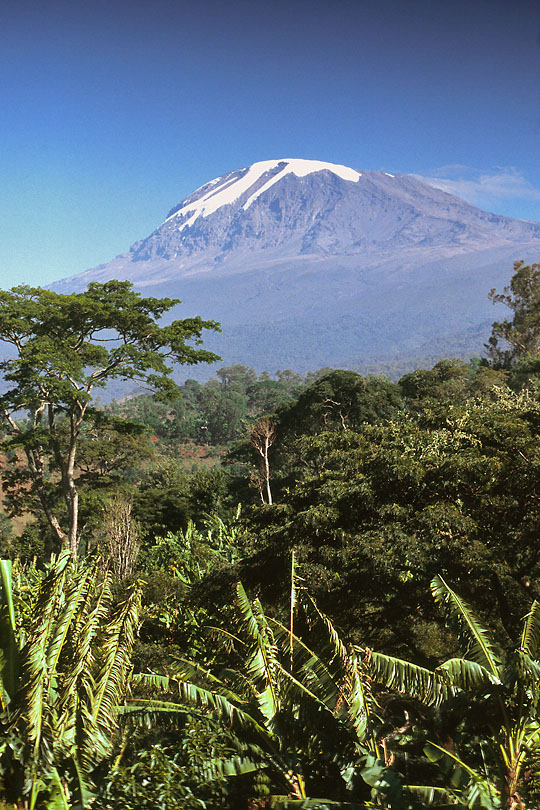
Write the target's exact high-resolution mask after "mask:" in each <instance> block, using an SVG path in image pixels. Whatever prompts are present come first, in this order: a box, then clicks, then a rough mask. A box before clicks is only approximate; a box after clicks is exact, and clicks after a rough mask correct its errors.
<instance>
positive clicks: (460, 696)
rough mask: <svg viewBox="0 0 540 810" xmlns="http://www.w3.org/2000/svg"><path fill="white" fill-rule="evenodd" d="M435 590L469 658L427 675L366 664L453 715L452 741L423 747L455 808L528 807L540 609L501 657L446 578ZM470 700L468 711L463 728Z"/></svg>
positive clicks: (392, 663) (538, 732) (535, 742)
mask: <svg viewBox="0 0 540 810" xmlns="http://www.w3.org/2000/svg"><path fill="white" fill-rule="evenodd" d="M431 589H432V592H433V595H434V598H435V601H436V602H437V603H438V604H439V606H440V607H441V609H442V611H443V613H444V615H445V617H446V618H447V620H448V621H449V622H450V623H451V625H452V626H453V627H454V628H455V629H456V631H457V634H458V639H459V645H460V649H461V651H462V653H463V657H459V658H451V659H449V660H447V661H445V662H444V663H442V664H440V665H439V666H438V667H437V668H436V669H434V670H433V671H428V670H426V669H420V668H418V667H416V666H415V665H414V664H413V663H411V662H408V661H402V660H399V659H396V658H393V659H391V658H388V657H381V656H379V655H377V654H376V653H373V654H372V655H370V656H369V657H368V659H367V662H368V664H367V666H368V671H369V672H370V675H371V676H372V678H373V679H374V680H375V681H377V682H379V683H382V684H384V685H385V686H386V687H389V688H391V689H392V690H396V691H399V692H401V693H404V694H405V695H407V696H412V697H414V698H415V699H417V700H419V701H421V702H423V703H425V704H427V705H439V706H440V710H441V712H443V713H446V715H447V718H448V719H450V718H452V716H453V717H454V724H453V728H452V727H451V725H448V723H447V726H446V733H447V735H448V736H447V738H446V739H438V740H433V739H432V740H430V741H429V742H427V743H426V746H425V753H426V755H427V757H428V758H429V759H430V760H431V761H432V762H435V763H437V764H438V765H439V766H440V767H441V768H442V771H443V773H444V775H445V781H444V788H445V790H446V791H447V793H448V795H449V796H451V797H452V798H453V803H458V804H462V805H467V806H468V807H473V806H480V807H485V808H487V809H488V810H492V808H497V807H507V808H513V807H516V806H523V802H524V795H525V794H526V792H527V781H528V779H529V776H527V774H526V773H525V771H524V765H525V763H526V761H527V758H528V757H529V755H530V752H533V751H536V750H537V749H538V746H539V744H540V717H539V701H540V686H539V683H540V681H539V676H540V659H539V658H538V652H539V651H538V640H539V638H540V606H539V603H538V602H536V601H535V602H534V603H533V605H532V607H531V610H530V612H529V613H528V615H527V616H526V617H525V619H524V622H523V628H522V631H521V633H520V636H519V641H516V642H515V643H514V646H513V648H511V649H509V650H508V651H507V652H506V654H503V652H502V651H501V650H498V649H497V645H496V644H495V643H494V641H493V639H492V637H491V634H490V633H489V631H488V630H487V629H486V627H485V626H484V625H483V624H482V622H481V621H480V619H479V618H478V617H477V616H476V615H475V613H474V612H473V611H472V610H471V608H470V607H469V605H467V603H466V602H465V601H464V600H463V599H462V598H461V597H460V596H459V595H458V594H457V593H456V592H455V591H454V590H453V589H452V588H450V587H449V586H448V585H447V583H446V582H445V581H444V580H443V579H442V578H441V577H440V576H437V577H435V578H434V579H433V581H432V584H431ZM464 699H465V700H466V702H467V704H468V706H467V708H468V711H467V717H466V721H465V723H463V724H461V723H460V722H459V720H460V715H461V714H462V712H463V705H464ZM450 728H452V730H451V731H450V730H449V729H450ZM471 743H472V745H471ZM533 789H534V783H533Z"/></svg>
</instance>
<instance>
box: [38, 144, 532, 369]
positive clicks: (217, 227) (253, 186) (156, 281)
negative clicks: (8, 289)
mask: <svg viewBox="0 0 540 810" xmlns="http://www.w3.org/2000/svg"><path fill="white" fill-rule="evenodd" d="M539 254H540V224H538V223H532V222H523V221H520V220H514V219H510V218H507V217H503V216H499V215H496V214H490V213H487V212H485V211H482V210H480V209H478V208H475V207H474V206H472V205H470V204H468V203H466V202H465V201H463V200H461V199H459V198H458V197H455V196H453V195H451V194H447V193H446V192H443V191H440V190H438V189H436V188H433V187H431V186H428V185H426V184H425V183H422V182H421V181H419V180H418V179H416V178H414V177H411V176H407V175H391V174H388V173H385V172H374V171H356V170H354V169H351V168H348V167H346V166H339V165H335V164H330V163H323V162H319V161H312V160H300V159H294V160H291V159H284V160H269V161H262V162H259V163H255V164H253V165H252V166H249V167H246V168H242V169H238V170H236V171H232V172H229V173H227V174H225V175H223V176H222V177H219V178H216V179H215V180H212V181H211V182H209V183H206V184H205V185H204V186H202V187H201V188H199V189H197V190H196V191H194V192H193V193H192V194H191V195H190V196H189V197H187V198H186V199H184V200H182V202H180V203H179V204H178V205H176V206H175V207H174V208H172V209H171V211H170V212H169V213H168V215H167V217H166V219H165V220H164V222H163V223H162V224H161V225H160V226H159V227H158V228H157V229H156V230H155V231H154V232H153V233H152V234H150V236H148V237H147V238H145V239H142V240H141V241H139V242H136V243H135V244H134V245H132V247H131V248H130V249H129V251H128V252H127V253H124V254H122V255H120V256H117V257H116V258H115V259H113V260H112V261H111V262H109V263H107V264H105V265H101V266H100V267H97V268H95V269H92V270H88V271H86V272H84V273H81V274H79V275H77V276H74V277H72V278H70V279H66V280H64V281H61V282H58V283H56V284H54V285H52V286H53V289H56V290H58V291H61V292H67V291H73V290H82V289H84V288H85V287H86V285H87V284H88V283H89V282H90V281H106V280H108V279H111V278H117V279H128V280H130V281H132V282H133V283H134V284H135V286H136V287H137V288H138V289H139V290H141V292H143V293H144V294H145V295H155V296H165V295H167V296H171V297H179V298H181V299H182V301H183V304H182V305H181V306H180V307H178V309H177V310H176V311H175V312H174V317H187V316H190V315H194V314H200V315H202V316H203V317H204V318H211V319H214V320H218V321H220V322H221V324H222V328H223V334H222V335H209V336H207V338H205V346H207V347H208V348H210V349H212V350H214V351H217V352H218V353H219V354H220V355H222V357H223V360H224V362H226V363H236V362H238V363H245V364H247V365H252V366H254V367H255V368H257V369H258V370H262V369H264V368H267V369H269V370H272V371H273V370H275V369H276V368H293V369H295V370H298V371H307V370H309V369H314V368H319V367H321V366H326V365H330V366H335V367H350V368H355V369H360V370H369V369H373V368H377V369H378V370H382V369H384V368H387V369H388V370H390V371H393V372H398V373H399V372H402V371H404V370H406V369H407V368H410V367H412V366H414V365H418V364H420V363H422V362H425V363H431V362H434V361H435V360H437V359H438V358H440V357H448V356H462V357H465V358H467V359H468V358H469V357H470V356H472V355H475V354H480V353H481V351H482V346H483V343H484V342H485V340H486V338H487V336H488V334H489V330H490V325H491V323H492V321H493V320H494V319H495V318H496V317H497V310H496V309H495V308H494V307H493V306H492V305H491V304H490V302H489V301H488V299H487V294H488V292H489V290H490V289H491V288H492V287H498V288H500V287H502V286H504V284H506V283H507V282H508V280H509V278H510V276H511V273H512V264H513V262H514V260H515V259H525V260H527V261H533V260H537V259H538V257H539ZM183 374H184V376H185V372H183Z"/></svg>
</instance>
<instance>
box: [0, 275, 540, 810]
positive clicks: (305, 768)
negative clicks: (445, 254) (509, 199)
mask: <svg viewBox="0 0 540 810" xmlns="http://www.w3.org/2000/svg"><path fill="white" fill-rule="evenodd" d="M490 298H491V299H492V300H493V301H494V302H495V303H498V304H503V305H505V306H506V308H507V312H508V317H507V318H505V319H504V320H501V321H498V322H497V321H496V322H495V323H494V324H493V327H492V330H491V335H490V337H489V340H488V343H487V344H486V346H485V349H484V352H483V355H482V357H477V358H473V359H471V360H470V361H469V362H465V361H462V360H457V359H451V358H449V359H445V360H441V361H439V362H437V363H436V364H435V365H434V366H433V368H430V369H417V370H416V371H413V372H411V373H408V374H405V375H404V376H402V377H401V378H400V379H399V380H392V379H390V378H388V377H385V376H375V375H373V376H369V375H368V376H362V375H360V374H357V373H355V372H353V371H348V370H340V369H331V368H323V369H320V370H319V371H314V372H311V373H309V374H307V375H305V376H302V375H300V374H297V373H295V372H294V371H293V370H281V371H276V372H275V373H268V372H263V373H262V374H261V373H257V372H256V371H255V370H253V369H251V368H248V367H246V366H243V365H233V366H221V367H219V368H218V370H217V371H216V372H215V374H214V376H213V377H212V378H211V379H210V380H209V381H208V382H206V383H200V382H197V381H195V380H193V379H189V378H188V379H187V380H186V382H184V383H183V384H182V385H179V386H178V385H176V384H175V383H174V382H172V379H171V370H172V366H173V364H175V363H176V364H177V363H180V364H184V365H193V364H197V363H200V362H212V361H213V362H218V361H219V358H216V357H215V355H212V354H211V353H210V352H207V351H206V350H205V349H204V332H205V330H215V329H219V325H218V324H216V323H214V322H212V321H202V320H201V319H200V318H192V319H187V320H183V321H173V322H172V323H166V325H163V326H162V325H160V323H159V321H160V319H161V318H162V317H163V316H164V315H165V314H166V313H167V312H168V311H169V310H170V309H171V308H172V306H173V305H174V304H175V303H176V301H174V300H173V299H152V298H142V297H141V296H140V295H139V294H138V293H137V292H135V291H134V290H133V288H132V286H131V285H130V284H129V282H118V281H110V282H106V283H105V284H98V283H93V284H90V285H89V288H88V290H87V291H86V292H85V293H78V294H74V295H60V294H58V293H53V292H51V291H47V290H43V289H40V288H32V287H26V286H21V287H17V288H14V289H13V290H11V291H0V340H2V341H3V342H4V344H8V346H9V354H8V355H7V359H4V360H3V361H2V362H1V363H0V371H1V372H2V376H3V380H4V382H3V386H2V388H1V390H0V422H1V425H2V427H1V430H2V433H1V438H2V449H1V465H0V475H1V478H2V495H1V500H0V505H1V511H0V557H1V559H0V727H1V735H0V808H1V810H8V809H9V810H15V808H17V810H22V809H23V808H24V810H49V809H50V810H83V808H90V807H91V808H94V809H95V810H173V809H174V810H176V808H186V810H191V809H192V808H193V810H195V808H197V809H198V808H201V810H218V809H219V810H259V809H260V810H263V808H319V810H331V808H338V807H339V808H350V810H353V809H354V808H370V807H373V808H377V807H378V808H383V809H384V810H421V808H428V807H431V806H437V807H442V808H445V807H446V808H449V807H456V806H458V807H463V808H465V807H466V808H485V810H497V809H498V808H501V810H502V809H503V808H504V809H505V810H525V809H527V810H528V809H529V808H538V807H540V705H539V701H540V544H539V529H540V264H536V265H535V264H533V265H525V264H524V263H523V262H516V263H515V266H514V275H513V276H512V279H511V282H510V285H509V286H508V287H507V288H505V289H504V290H503V291H502V292H497V291H495V290H492V291H491V293H490ZM165 320H166V319H165ZM188 375H189V372H186V376H188ZM111 381H112V382H115V381H127V382H129V383H130V384H133V385H135V384H136V385H138V386H139V390H140V391H141V393H138V394H130V395H128V396H124V397H121V398H118V399H116V400H113V401H112V402H110V403H108V404H104V403H103V402H102V400H101V399H100V393H101V394H102V393H103V391H104V389H105V388H106V386H107V384H110V383H111Z"/></svg>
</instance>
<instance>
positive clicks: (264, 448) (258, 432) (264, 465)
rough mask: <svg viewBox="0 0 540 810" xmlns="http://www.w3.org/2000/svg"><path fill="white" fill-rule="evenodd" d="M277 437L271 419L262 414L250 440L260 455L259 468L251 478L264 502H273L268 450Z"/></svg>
mask: <svg viewBox="0 0 540 810" xmlns="http://www.w3.org/2000/svg"><path fill="white" fill-rule="evenodd" d="M275 439H276V429H275V426H274V424H273V422H272V420H271V419H269V418H268V417H267V416H262V417H261V418H260V419H259V421H258V422H257V423H256V424H255V425H253V427H252V428H251V430H250V432H249V441H250V444H251V446H252V447H253V449H254V450H255V452H256V453H257V454H258V456H259V469H258V470H257V471H256V472H255V471H253V473H252V476H251V480H252V483H253V486H254V487H255V488H256V489H257V490H258V492H259V495H260V496H261V501H262V502H263V503H269V504H271V503H272V490H271V489H270V478H271V475H270V462H269V459H268V451H269V450H270V448H271V447H272V445H273V443H274V441H275ZM265 490H266V501H265V500H264V494H263V493H264V491H265Z"/></svg>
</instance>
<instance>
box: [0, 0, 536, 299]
mask: <svg viewBox="0 0 540 810" xmlns="http://www.w3.org/2000/svg"><path fill="white" fill-rule="evenodd" d="M0 38H1V48H0V99H1V104H0V177H1V178H2V195H1V201H0V286H1V287H3V288H7V287H11V286H13V285H14V284H17V283H21V282H28V283H32V284H46V283H48V282H51V281H53V280H56V279H59V278H62V277H65V276H69V275H72V274H74V273H76V272H80V271H82V270H85V269H87V268H89V267H93V266H95V265H97V264H100V263H102V262H105V261H108V260H109V259H111V258H112V257H113V256H114V255H116V254H118V253H121V252H123V251H125V250H127V249H128V248H129V246H130V244H132V242H134V241H136V240H137V239H140V238H143V237H144V236H146V235H148V234H149V233H150V232H151V231H152V230H153V229H154V228H155V227H156V226H157V225H158V224H159V223H160V222H161V221H162V220H163V219H164V218H165V216H166V214H167V212H168V210H169V209H170V208H172V207H173V205H175V204H176V203H178V202H180V200H181V199H183V198H184V197H185V196H187V194H189V193H190V192H191V191H192V190H194V189H195V188H196V187H198V186H200V185H202V184H203V183H205V182H206V181H208V180H210V179H212V178H214V177H216V176H218V175H220V174H223V173H224V172H226V171H229V170H231V169H235V168H239V167H241V166H246V165H249V164H250V163H253V162H255V161H257V160H266V159H272V158H281V157H303V158H313V159H317V160H324V161H331V162H334V163H341V164H345V165H348V166H352V167H353V168H356V169H376V170H379V169H380V170H386V171H389V172H393V173H394V172H405V173H413V174H416V175H418V176H420V177H424V178H429V180H430V182H432V183H435V184H437V185H439V186H441V187H442V188H445V189H446V190H449V191H453V192H454V193H457V194H460V195H461V196H464V197H465V198H466V199H469V200H470V201H471V202H473V203H474V204H476V205H479V206H480V207H483V208H486V209H488V210H492V211H496V212H498V213H502V214H507V215H509V216H516V217H521V218H525V219H533V220H538V221H540V161H539V156H540V3H539V2H537V0H535V2H532V1H530V0H513V2H510V1H509V0H505V2H499V1H498V0H486V2H484V0H469V1H468V2H460V0H379V2H378V3H377V4H375V3H374V2H373V0H366V1H365V2H364V0H354V1H353V0H333V1H332V2H331V1H330V0H328V1H327V2H323V1H322V0H311V2H304V0H288V2H282V0H251V2H247V1H246V2H244V0H241V2H235V0H229V2H224V1H222V2H215V0H207V2H201V3H197V2H195V0H192V1H191V2H184V0H176V2H169V0H107V2H105V1H102V0H86V2H81V1H80V0H70V2H63V0H49V2H45V0H42V1H41V2H37V0H32V1H31V0H28V1H27V2H25V0H3V2H2V3H1V4H0Z"/></svg>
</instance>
